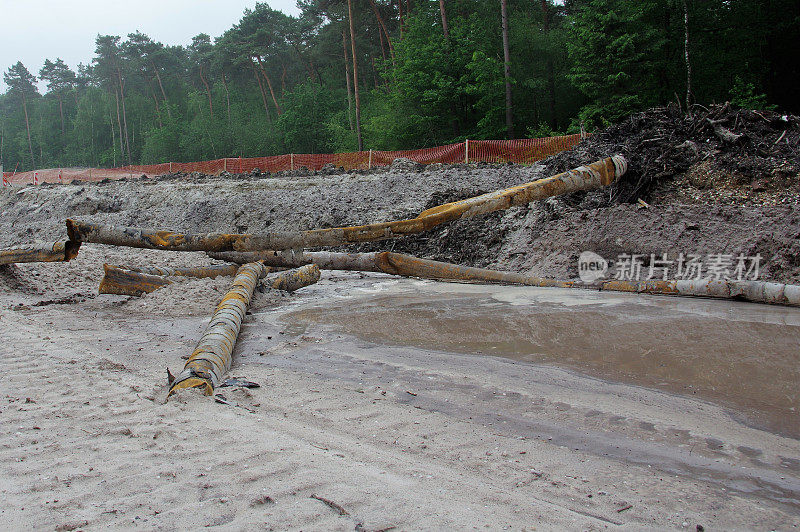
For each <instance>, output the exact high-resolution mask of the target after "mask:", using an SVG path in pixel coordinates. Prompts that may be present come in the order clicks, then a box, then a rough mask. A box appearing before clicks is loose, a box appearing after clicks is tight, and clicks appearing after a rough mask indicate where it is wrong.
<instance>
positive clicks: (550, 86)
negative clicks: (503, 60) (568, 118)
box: [542, 0, 558, 130]
mask: <svg viewBox="0 0 800 532" xmlns="http://www.w3.org/2000/svg"><path fill="white" fill-rule="evenodd" d="M547 2H548V0H542V13H543V14H544V35H545V39H547V42H548V44H549V43H550V42H549V37H550V6H549V5H548V3H547ZM546 69H547V92H548V93H549V94H548V96H549V105H550V128H551V129H553V130H557V129H558V120H557V119H556V76H555V72H554V68H553V56H552V54H551V53H550V50H548V52H547V65H546Z"/></svg>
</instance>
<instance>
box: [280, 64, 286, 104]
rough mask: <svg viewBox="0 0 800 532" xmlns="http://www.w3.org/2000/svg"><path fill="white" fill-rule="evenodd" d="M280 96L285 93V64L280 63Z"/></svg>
mask: <svg viewBox="0 0 800 532" xmlns="http://www.w3.org/2000/svg"><path fill="white" fill-rule="evenodd" d="M281 70H282V72H281V98H283V95H284V94H285V93H286V65H284V64H281Z"/></svg>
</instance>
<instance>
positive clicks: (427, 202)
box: [0, 106, 800, 284]
mask: <svg viewBox="0 0 800 532" xmlns="http://www.w3.org/2000/svg"><path fill="white" fill-rule="evenodd" d="M799 139H800V119H799V118H798V117H795V116H786V115H780V114H776V113H770V112H761V111H758V112H757V111H743V110H738V111H737V110H734V109H732V108H730V107H729V106H719V107H714V108H711V109H708V110H706V109H701V108H700V107H695V108H693V110H692V114H691V115H686V114H683V113H681V112H680V110H679V109H678V108H677V107H667V108H661V109H654V110H650V111H647V112H644V113H640V114H638V115H635V116H633V117H631V118H630V119H628V120H626V121H624V122H623V123H621V124H617V125H615V126H613V127H611V128H608V129H607V130H604V131H601V132H599V133H596V134H595V135H593V136H591V137H590V138H588V139H587V140H585V141H584V142H582V143H581V144H580V145H578V146H577V147H575V148H574V149H572V150H570V151H567V152H563V153H561V154H559V155H557V156H554V157H551V158H549V159H547V160H545V161H542V162H541V164H537V165H533V166H518V165H488V164H481V163H479V164H469V165H465V164H459V165H451V166H444V165H439V164H437V165H430V166H423V165H419V164H416V163H413V162H411V161H407V160H400V159H398V160H397V161H395V163H394V164H393V165H392V166H391V167H389V168H383V169H372V170H369V171H351V172H346V171H344V170H342V169H336V168H326V169H324V170H323V171H321V172H318V173H311V172H309V171H307V170H306V169H301V170H298V171H295V172H281V173H278V174H273V175H270V174H264V173H261V172H258V173H255V174H254V175H249V174H248V175H230V174H227V175H224V176H220V177H213V176H204V175H200V174H190V175H183V174H171V175H165V176H161V177H159V178H157V179H140V178H137V179H132V180H121V181H114V182H105V183H97V184H89V183H85V184H69V185H43V186H38V187H33V186H28V187H25V188H16V187H12V188H6V189H3V190H2V192H0V245H2V247H10V246H13V245H23V244H28V243H30V242H31V241H37V240H38V241H53V240H57V239H63V238H65V236H66V231H65V227H64V220H65V219H66V218H69V217H73V218H78V219H83V220H92V221H95V222H100V223H111V224H119V225H126V226H136V227H149V228H161V229H171V230H176V231H185V232H207V231H209V232H210V231H224V232H249V233H264V232H269V231H283V230H298V229H301V230H302V229H314V228H325V227H336V226H343V225H358V224H365V223H373V222H382V221H388V220H395V219H402V218H411V217H414V216H416V215H417V214H418V213H419V212H421V211H423V210H424V209H426V208H429V207H432V206H434V205H438V204H441V203H444V202H448V201H453V200H457V199H462V198H466V197H469V196H474V195H477V194H481V193H484V192H488V191H492V190H497V189H501V188H506V187H509V186H513V185H516V184H519V183H524V182H528V181H531V180H534V179H538V178H541V177H545V176H548V175H552V174H554V173H557V172H560V171H563V170H566V169H568V168H573V167H576V166H579V165H581V164H584V163H588V162H592V161H595V160H597V159H600V158H603V157H605V156H608V155H612V154H614V153H622V154H624V155H625V156H626V157H627V159H628V161H629V171H628V173H627V174H626V176H624V178H623V179H622V180H621V181H620V183H619V184H616V185H614V186H612V187H608V188H606V189H603V190H599V191H593V192H588V193H576V194H572V195H569V196H565V197H559V198H550V199H548V200H545V201H542V202H537V203H534V204H531V205H528V206H524V207H519V208H514V209H510V210H508V211H505V212H498V213H492V214H490V215H487V216H484V217H482V218H477V219H471V220H463V221H459V222H455V223H451V224H447V225H445V226H443V227H440V228H438V229H436V230H433V231H430V232H428V233H426V234H422V235H417V236H412V237H407V238H403V239H399V240H395V241H388V242H376V243H370V244H365V245H361V246H353V247H352V248H351V249H355V250H361V251H367V250H393V251H397V252H406V253H411V254H414V255H418V256H422V257H428V258H434V259H438V260H444V261H448V262H454V263H459V264H465V265H472V266H487V267H493V268H499V269H506V270H514V271H524V272H530V273H532V274H535V275H542V276H550V277H560V278H564V277H575V276H576V274H577V269H576V259H577V256H578V255H579V254H580V253H581V252H582V251H584V250H593V251H596V252H599V253H600V254H601V255H603V256H604V257H606V258H607V259H614V258H616V256H617V255H619V254H640V255H643V256H645V260H644V263H645V265H647V258H648V257H649V256H650V255H651V254H655V255H661V254H663V253H667V254H669V255H670V256H671V257H675V256H677V255H678V254H680V253H683V254H684V255H689V254H698V255H703V256H705V255H708V254H730V255H733V256H738V255H745V256H748V257H750V256H756V255H758V254H760V255H761V256H762V261H761V269H760V272H759V273H760V274H761V278H762V279H766V280H774V281H781V282H798V281H800V259H798V257H800V205H798V203H799V202H798V199H800V196H799V195H798V191H799V190H800V189H799V188H798V184H800V176H799V175H798V172H800V162H798V159H797V157H796V150H797V145H798V140H799ZM640 197H641V198H643V199H645V200H646V201H647V202H648V204H649V207H644V206H642V205H640V204H637V203H632V202H630V200H635V199H638V198H640ZM108 249H109V252H110V253H113V252H112V251H110V250H111V248H108ZM126 256H130V257H141V258H142V260H141V261H140V262H143V263H145V264H142V265H146V264H148V263H149V264H152V263H157V264H167V263H169V264H171V265H182V264H197V262H198V261H199V260H202V259H203V257H202V256H200V257H201V258H198V255H197V254H191V255H187V254H183V255H181V254H173V255H164V254H158V253H155V254H147V255H143V254H141V253H139V252H134V253H133V254H132V255H126ZM145 257H147V259H146V260H145V259H144V258H145ZM7 282H10V283H12V284H13V283H14V282H15V281H13V279H12V280H11V281H7ZM19 282H23V281H19Z"/></svg>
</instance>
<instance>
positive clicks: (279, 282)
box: [269, 264, 320, 292]
mask: <svg viewBox="0 0 800 532" xmlns="http://www.w3.org/2000/svg"><path fill="white" fill-rule="evenodd" d="M319 276H320V273H319V266H317V265H316V264H306V265H305V266H302V267H300V268H297V269H296V270H289V271H285V272H281V273H279V274H278V275H276V276H275V277H274V278H272V279H269V285H270V286H271V287H272V288H274V289H275V290H283V291H285V292H294V291H295V290H299V289H301V288H303V287H304V286H309V285H312V284H314V283H316V282H317V281H319Z"/></svg>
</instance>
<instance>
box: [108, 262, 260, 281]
mask: <svg viewBox="0 0 800 532" xmlns="http://www.w3.org/2000/svg"><path fill="white" fill-rule="evenodd" d="M228 262H232V261H228ZM249 262H255V261H249ZM115 267H117V268H121V269H123V270H127V271H129V272H135V273H144V274H146V275H159V276H161V277H196V278H198V279H205V278H208V277H212V278H213V277H223V276H224V277H233V276H234V275H236V272H237V271H238V270H239V266H237V265H236V264H221V265H213V266H198V267H193V268H163V267H161V266H141V267H133V266H125V267H122V266H115Z"/></svg>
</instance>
